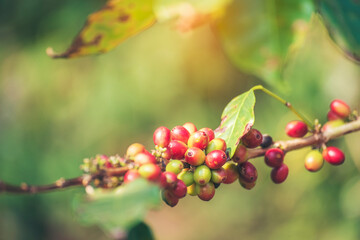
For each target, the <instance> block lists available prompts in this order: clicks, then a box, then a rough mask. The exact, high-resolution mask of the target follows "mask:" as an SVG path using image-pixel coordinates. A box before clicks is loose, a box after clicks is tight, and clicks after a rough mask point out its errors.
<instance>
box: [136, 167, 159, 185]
mask: <svg viewBox="0 0 360 240" xmlns="http://www.w3.org/2000/svg"><path fill="white" fill-rule="evenodd" d="M139 174H140V175H141V176H142V177H143V178H146V179H147V180H149V181H154V182H155V181H157V180H159V179H160V176H161V169H160V168H159V166H158V165H155V164H152V163H148V164H144V165H142V166H140V167H139Z"/></svg>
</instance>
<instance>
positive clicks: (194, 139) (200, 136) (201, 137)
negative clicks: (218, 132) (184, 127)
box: [188, 131, 209, 150]
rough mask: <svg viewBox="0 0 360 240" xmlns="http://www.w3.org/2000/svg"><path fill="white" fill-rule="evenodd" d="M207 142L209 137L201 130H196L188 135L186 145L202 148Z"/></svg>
mask: <svg viewBox="0 0 360 240" xmlns="http://www.w3.org/2000/svg"><path fill="white" fill-rule="evenodd" d="M208 143H209V138H208V136H207V135H206V133H205V132H203V131H197V132H195V133H193V134H192V135H191V136H190V137H189V141H188V146H189V147H197V148H200V149H201V150H204V149H205V148H206V147H207V145H208Z"/></svg>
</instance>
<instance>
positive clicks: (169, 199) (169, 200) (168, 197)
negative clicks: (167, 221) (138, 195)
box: [161, 190, 179, 207]
mask: <svg viewBox="0 0 360 240" xmlns="http://www.w3.org/2000/svg"><path fill="white" fill-rule="evenodd" d="M161 197H162V200H163V201H164V202H165V203H166V204H167V205H169V206H170V207H175V206H176V205H177V204H178V202H179V198H177V197H175V196H174V194H173V193H172V192H171V191H170V190H163V191H161Z"/></svg>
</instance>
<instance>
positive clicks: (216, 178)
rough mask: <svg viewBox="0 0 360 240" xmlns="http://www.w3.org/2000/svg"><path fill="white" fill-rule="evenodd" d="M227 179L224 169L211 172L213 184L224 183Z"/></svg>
mask: <svg viewBox="0 0 360 240" xmlns="http://www.w3.org/2000/svg"><path fill="white" fill-rule="evenodd" d="M226 178H227V174H226V171H225V169H224V168H222V167H221V168H219V169H216V170H211V181H212V182H213V183H222V182H223V181H225V180H226Z"/></svg>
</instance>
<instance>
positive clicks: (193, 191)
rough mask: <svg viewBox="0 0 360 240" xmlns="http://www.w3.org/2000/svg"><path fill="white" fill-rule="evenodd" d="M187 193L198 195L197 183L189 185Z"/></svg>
mask: <svg viewBox="0 0 360 240" xmlns="http://www.w3.org/2000/svg"><path fill="white" fill-rule="evenodd" d="M187 194H189V195H190V196H196V195H197V193H196V183H193V184H192V185H191V186H188V187H187Z"/></svg>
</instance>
